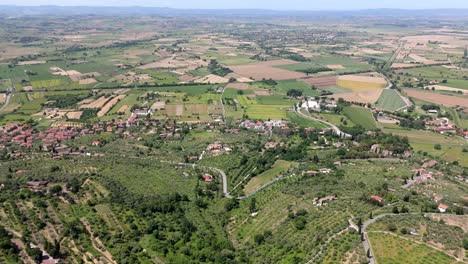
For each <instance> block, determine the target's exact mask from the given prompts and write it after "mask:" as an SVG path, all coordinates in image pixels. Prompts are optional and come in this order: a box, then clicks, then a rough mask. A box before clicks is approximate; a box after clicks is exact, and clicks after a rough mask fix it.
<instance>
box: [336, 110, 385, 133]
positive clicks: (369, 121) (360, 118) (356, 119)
mask: <svg viewBox="0 0 468 264" xmlns="http://www.w3.org/2000/svg"><path fill="white" fill-rule="evenodd" d="M343 113H344V115H345V116H346V117H348V118H349V119H351V121H352V122H353V123H354V124H356V125H361V126H362V127H364V128H365V129H376V128H377V123H376V121H375V118H374V116H373V115H372V112H371V111H370V110H369V109H366V108H363V107H357V106H348V107H345V108H344V109H343Z"/></svg>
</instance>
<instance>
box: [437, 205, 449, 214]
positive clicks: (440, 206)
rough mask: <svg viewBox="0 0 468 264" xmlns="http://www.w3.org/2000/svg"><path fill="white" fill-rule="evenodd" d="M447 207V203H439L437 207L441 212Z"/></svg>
mask: <svg viewBox="0 0 468 264" xmlns="http://www.w3.org/2000/svg"><path fill="white" fill-rule="evenodd" d="M448 208H449V207H448V206H447V205H445V204H439V207H438V209H439V212H441V213H445V212H446V211H447V209H448Z"/></svg>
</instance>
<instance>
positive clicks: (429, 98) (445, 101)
mask: <svg viewBox="0 0 468 264" xmlns="http://www.w3.org/2000/svg"><path fill="white" fill-rule="evenodd" d="M404 92H405V93H406V94H407V95H408V96H410V97H414V98H416V99H419V100H422V101H426V102H430V103H435V104H440V105H443V106H447V107H455V106H462V107H467V108H468V98H463V97H458V96H450V95H442V94H436V93H431V92H422V91H418V90H414V89H405V90H404Z"/></svg>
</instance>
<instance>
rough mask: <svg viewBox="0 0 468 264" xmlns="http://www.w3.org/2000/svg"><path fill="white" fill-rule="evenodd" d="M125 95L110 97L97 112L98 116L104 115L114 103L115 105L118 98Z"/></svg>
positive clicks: (120, 98)
mask: <svg viewBox="0 0 468 264" xmlns="http://www.w3.org/2000/svg"><path fill="white" fill-rule="evenodd" d="M125 97H126V95H118V96H116V97H114V98H112V99H111V100H110V101H109V102H108V103H107V104H106V105H105V106H104V107H103V108H102V109H101V111H99V112H98V113H97V116H98V117H102V116H104V115H105V114H106V113H107V112H109V110H111V108H112V107H114V105H116V104H117V103H118V102H119V101H120V100H122V99H124V98H125Z"/></svg>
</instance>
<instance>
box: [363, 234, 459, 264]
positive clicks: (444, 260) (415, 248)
mask: <svg viewBox="0 0 468 264" xmlns="http://www.w3.org/2000/svg"><path fill="white" fill-rule="evenodd" d="M369 239H370V241H371V245H372V249H373V252H374V254H375V258H376V260H377V261H378V263H383V264H387V263H420V264H430V263H432V264H451V263H457V260H456V259H454V258H452V257H450V256H448V255H446V254H444V253H443V252H440V251H437V250H435V249H433V248H430V247H428V246H426V245H424V244H418V243H415V242H413V241H410V240H406V239H402V238H399V237H397V236H395V235H391V234H382V233H369Z"/></svg>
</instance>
